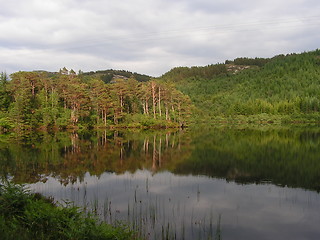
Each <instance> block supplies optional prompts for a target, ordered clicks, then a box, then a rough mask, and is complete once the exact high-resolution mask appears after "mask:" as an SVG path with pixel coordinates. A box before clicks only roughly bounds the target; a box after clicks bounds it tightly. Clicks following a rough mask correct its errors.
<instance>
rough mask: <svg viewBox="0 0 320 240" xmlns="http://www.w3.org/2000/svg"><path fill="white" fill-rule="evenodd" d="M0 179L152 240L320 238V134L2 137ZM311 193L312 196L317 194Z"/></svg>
mask: <svg viewBox="0 0 320 240" xmlns="http://www.w3.org/2000/svg"><path fill="white" fill-rule="evenodd" d="M0 139H1V141H0V175H1V177H2V178H11V179H12V180H13V181H15V182H19V183H29V184H30V186H31V187H32V188H33V189H35V190H36V191H39V192H42V193H44V194H46V195H48V196H54V197H55V199H56V200H62V199H69V200H71V201H74V202H75V203H76V204H78V205H81V206H84V207H86V208H87V209H88V210H89V209H90V210H92V211H95V212H96V213H97V214H99V215H100V217H101V219H103V220H105V221H107V222H110V223H116V222H117V220H124V221H129V222H130V223H132V224H133V225H134V227H137V228H140V229H142V230H143V234H144V235H145V236H146V237H147V238H150V239H162V238H166V237H168V238H173V239H174V238H177V239H208V238H209V239H218V238H219V234H221V236H222V239H271V238H272V239H303V238H306V239H318V237H319V235H320V230H319V229H318V224H317V223H318V222H319V220H320V215H319V214H318V213H319V210H320V209H319V208H320V199H319V194H318V193H317V192H318V191H319V190H320V148H319V146H320V129H319V128H317V127H313V128H298V127H297V128H292V127H286V128H285V127H280V128H264V129H263V128H251V129H249V128H245V129H241V128H239V127H232V128H229V127H223V128H216V127H210V126H201V127H199V128H197V129H187V130H184V131H177V132H172V131H171V132H170V131H166V130H164V131H151V132H150V131H102V132H84V133H61V132H59V133H52V134H45V133H42V134H40V133H38V134H32V135H27V136H23V137H21V138H19V139H15V138H13V137H10V138H4V137H1V138H0ZM309 190H311V191H309Z"/></svg>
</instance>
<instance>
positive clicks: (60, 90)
mask: <svg viewBox="0 0 320 240" xmlns="http://www.w3.org/2000/svg"><path fill="white" fill-rule="evenodd" d="M199 121H203V122H207V121H223V122H225V121H240V122H268V123H276V122H319V121H320V50H319V49H317V50H315V51H311V52H303V53H299V54H296V53H293V54H287V55H283V54H282V55H277V56H275V57H272V58H246V57H241V58H237V59H234V60H226V61H225V63H218V64H212V65H208V66H202V67H200V66H195V67H176V68H173V69H171V70H170V71H169V72H167V73H165V74H163V75H162V76H160V77H158V78H153V77H150V76H147V75H143V74H138V73H132V72H129V71H125V70H112V69H111V70H104V71H96V72H87V73H84V72H82V71H79V73H76V72H75V71H74V70H72V69H71V70H68V69H67V68H65V67H64V68H62V69H60V70H59V71H58V72H46V71H31V72H23V71H20V72H16V73H13V74H11V75H10V76H8V75H7V74H6V73H5V72H2V73H1V75H0V132H8V131H11V130H19V131H20V130H29V129H67V128H73V129H79V128H106V127H107V128H110V127H111V128H112V127H113V128H114V127H139V128H150V127H153V128H162V127H166V128H168V127H179V126H185V125H188V124H189V123H192V122H193V123H194V122H199Z"/></svg>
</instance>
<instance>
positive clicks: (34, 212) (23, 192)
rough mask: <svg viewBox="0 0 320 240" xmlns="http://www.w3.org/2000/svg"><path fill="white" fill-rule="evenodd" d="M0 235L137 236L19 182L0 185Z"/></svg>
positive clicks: (54, 236) (18, 237)
mask: <svg viewBox="0 0 320 240" xmlns="http://www.w3.org/2000/svg"><path fill="white" fill-rule="evenodd" d="M0 236H1V239H2V240H6V239H8V240H9V239H19V240H20V239H22V240H24V239H26V240H27V239H28V240H29V239H34V240H37V239H60V240H63V239H66V240H67V239H72V240H76V239H90V240H95V239H99V240H104V239H108V240H109V239H110V240H112V239H117V240H126V239H137V238H136V237H135V233H133V232H132V231H130V230H128V228H127V227H126V226H123V225H120V226H117V227H113V226H111V225H108V224H105V223H99V222H98V220H97V219H95V218H94V217H92V216H87V215H85V214H84V213H82V212H81V211H80V209H79V208H77V207H74V206H72V205H70V204H68V206H67V207H62V206H58V205H56V204H54V203H53V201H51V200H50V199H46V198H44V197H42V196H41V195H40V194H33V193H31V192H30V191H28V190H27V189H25V188H23V187H22V186H19V185H12V184H10V183H9V184H5V185H0Z"/></svg>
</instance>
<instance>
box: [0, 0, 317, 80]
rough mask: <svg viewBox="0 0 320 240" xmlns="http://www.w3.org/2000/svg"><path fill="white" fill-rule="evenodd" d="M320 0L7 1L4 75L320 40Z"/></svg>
mask: <svg viewBox="0 0 320 240" xmlns="http://www.w3.org/2000/svg"><path fill="white" fill-rule="evenodd" d="M319 29H320V1H319V0H281V1H279V0H268V1H267V0H263V1H262V0H241V1H235V0H174V1H173V0H135V1H132V0H121V1H119V0H28V1H26V0H10V1H8V0H0V72H4V71H5V72H7V73H8V74H11V73H13V72H17V71H33V70H46V71H58V70H59V69H60V68H63V67H66V68H67V69H73V70H75V71H79V70H81V71H85V72H86V71H97V70H106V69H119V70H128V71H132V72H138V73H142V74H148V75H151V76H154V77H157V76H160V75H162V74H164V73H165V72H167V71H169V70H170V69H172V68H173V67H179V66H188V67H190V66H203V65H209V64H216V63H223V62H225V60H233V59H234V58H237V57H273V56H275V55H278V54H288V53H300V52H304V51H312V50H315V49H318V48H319V45H320V31H319Z"/></svg>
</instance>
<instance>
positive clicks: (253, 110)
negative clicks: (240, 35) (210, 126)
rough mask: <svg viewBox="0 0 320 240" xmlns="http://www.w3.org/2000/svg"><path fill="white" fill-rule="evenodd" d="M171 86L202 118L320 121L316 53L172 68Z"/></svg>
mask: <svg viewBox="0 0 320 240" xmlns="http://www.w3.org/2000/svg"><path fill="white" fill-rule="evenodd" d="M161 78H162V79H166V80H167V81H169V82H170V81H171V82H175V83H176V87H177V89H179V90H180V91H182V92H183V93H184V94H186V95H188V96H189V97H190V98H191V100H192V102H193V104H194V105H195V109H196V112H195V115H197V118H198V119H202V120H205V121H207V120H219V119H220V120H228V119H229V120H236V119H238V120H241V121H247V122H248V121H253V122H256V121H264V122H276V121H280V122H319V121H320V114H319V113H320V50H315V51H312V52H305V53H301V54H287V55H278V56H275V57H273V58H270V59H265V58H255V59H249V58H237V59H235V60H233V61H230V60H227V61H226V62H225V63H224V64H217V65H209V66H205V67H191V68H176V69H173V70H171V71H170V72H168V73H166V74H164V75H163V76H162V77H161Z"/></svg>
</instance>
